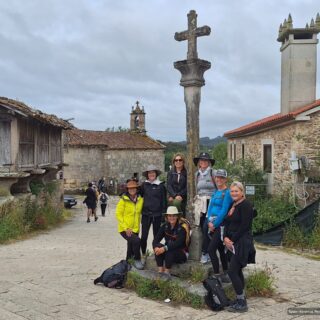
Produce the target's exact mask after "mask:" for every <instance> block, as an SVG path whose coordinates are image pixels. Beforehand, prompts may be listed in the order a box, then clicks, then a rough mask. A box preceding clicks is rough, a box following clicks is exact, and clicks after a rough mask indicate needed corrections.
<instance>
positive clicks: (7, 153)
mask: <svg viewBox="0 0 320 320" xmlns="http://www.w3.org/2000/svg"><path fill="white" fill-rule="evenodd" d="M10 129H11V122H10V121H3V120H1V119H0V166H2V165H5V164H10V163H11V135H10V131H11V130H10Z"/></svg>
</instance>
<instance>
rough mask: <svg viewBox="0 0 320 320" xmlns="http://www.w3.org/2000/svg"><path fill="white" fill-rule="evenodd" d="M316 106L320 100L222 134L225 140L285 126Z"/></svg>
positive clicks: (319, 104)
mask: <svg viewBox="0 0 320 320" xmlns="http://www.w3.org/2000/svg"><path fill="white" fill-rule="evenodd" d="M318 106H320V99H319V100H316V101H315V102H313V103H310V104H308V105H306V106H303V107H301V108H298V109H296V110H295V111H292V112H289V113H287V114H282V113H276V114H274V115H272V116H269V117H266V118H263V119H260V120H257V121H255V122H251V123H249V124H246V125H244V126H242V127H240V128H237V129H234V130H230V131H227V132H225V133H224V136H225V137H227V138H233V137H238V136H242V135H248V134H253V133H255V132H256V131H261V130H264V129H270V128H272V127H274V126H277V125H286V124H289V123H291V122H292V121H294V120H295V118H296V117H297V116H298V115H300V114H301V113H304V112H306V111H309V110H311V109H313V108H316V107H318Z"/></svg>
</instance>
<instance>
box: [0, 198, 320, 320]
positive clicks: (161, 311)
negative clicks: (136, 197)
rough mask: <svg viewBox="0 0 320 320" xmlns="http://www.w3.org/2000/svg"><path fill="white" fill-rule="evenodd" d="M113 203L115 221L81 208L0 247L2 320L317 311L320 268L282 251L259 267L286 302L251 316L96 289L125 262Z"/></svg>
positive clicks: (259, 305) (254, 306)
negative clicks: (104, 274) (91, 217)
mask: <svg viewBox="0 0 320 320" xmlns="http://www.w3.org/2000/svg"><path fill="white" fill-rule="evenodd" d="M116 200H117V198H112V200H111V204H110V208H111V210H110V211H111V214H110V213H107V216H106V217H100V216H99V220H98V221H97V222H91V223H86V222H85V221H86V218H85V209H84V208H83V207H82V205H78V208H75V209H72V210H73V211H74V212H75V216H74V217H73V219H72V220H71V221H69V222H67V223H66V224H64V225H63V226H62V227H59V228H56V229H54V230H51V231H49V232H45V233H42V234H40V235H38V236H35V237H33V238H30V239H27V240H24V241H18V242H15V243H12V244H9V245H2V246H0V268H1V273H0V320H11V319H12V320H24V319H36V320H47V319H48V320H49V319H61V320H62V319H65V320H72V319H92V320H102V319H117V320H120V319H126V320H128V319H207V318H208V319H209V318H210V319H215V318H216V319H218V318H220V319H225V320H227V319H234V318H237V319H272V318H274V319H292V318H294V317H297V316H290V315H288V314H287V309H288V308H289V307H318V308H320V280H319V274H318V273H319V270H320V268H319V265H320V263H319V262H318V261H313V260H308V259H306V258H303V257H300V256H297V255H290V254H287V253H283V252H281V251H279V250H277V249H268V250H258V253H257V260H258V261H259V264H265V262H267V263H268V266H269V267H271V268H272V269H273V273H274V275H275V276H276V278H277V281H276V283H277V287H278V288H277V291H278V292H279V293H280V297H281V299H277V300H278V301H275V300H273V299H263V298H254V299H249V300H248V303H249V307H250V309H249V312H247V313H246V314H232V313H229V312H227V311H223V312H220V313H218V314H215V313H213V312H212V311H210V310H195V309H192V308H190V307H187V306H175V307H174V306H172V305H171V304H170V303H169V304H166V303H164V302H156V301H151V300H148V299H143V298H139V297H138V296H137V295H136V294H135V293H133V292H129V291H127V290H125V289H122V290H116V289H107V288H105V287H103V286H94V285H93V283H92V281H93V279H94V278H95V277H97V276H98V275H100V273H101V271H103V270H104V269H105V268H106V267H108V266H110V265H112V264H113V263H115V262H118V261H119V260H120V259H122V258H124V256H125V251H126V243H125V241H123V239H122V238H121V237H120V236H119V234H118V233H117V231H116V221H115V217H114V207H115V204H116ZM318 317H320V316H305V317H303V316H300V317H299V319H315V318H318Z"/></svg>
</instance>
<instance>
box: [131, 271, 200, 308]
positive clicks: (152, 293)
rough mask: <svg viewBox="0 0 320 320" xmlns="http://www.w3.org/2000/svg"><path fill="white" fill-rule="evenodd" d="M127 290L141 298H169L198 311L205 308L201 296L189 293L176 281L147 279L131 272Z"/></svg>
mask: <svg viewBox="0 0 320 320" xmlns="http://www.w3.org/2000/svg"><path fill="white" fill-rule="evenodd" d="M126 288H128V289H131V290H134V291H135V292H137V294H138V296H140V297H145V298H150V299H153V300H164V299H167V298H169V299H170V300H171V301H173V302H176V303H180V304H185V305H189V306H191V307H193V308H196V309H199V308H202V307H204V303H203V301H202V299H201V297H200V296H198V295H196V294H192V293H189V292H188V291H187V290H186V289H184V288H182V287H181V286H179V284H178V283H177V282H176V281H163V280H160V279H154V280H151V279H146V278H144V277H142V276H140V275H139V274H138V273H136V272H132V271H131V272H129V273H128V277H127V281H126Z"/></svg>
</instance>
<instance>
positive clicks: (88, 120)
mask: <svg viewBox="0 0 320 320" xmlns="http://www.w3.org/2000/svg"><path fill="white" fill-rule="evenodd" d="M191 9H194V10H196V11H197V13H198V26H203V25H208V26H210V27H211V30H212V31H211V35H210V36H209V37H201V38H200V39H199V40H198V54H199V58H201V59H204V60H208V61H210V62H211V64H212V68H211V69H210V70H208V71H207V72H206V73H205V80H206V85H205V86H204V87H202V97H201V105H200V136H201V137H204V136H209V137H211V138H213V137H216V136H217V135H222V134H223V133H224V132H226V131H228V130H231V129H235V128H237V127H239V126H241V125H244V124H246V123H249V122H251V121H254V120H257V119H260V118H263V117H265V116H268V115H271V114H274V113H277V112H279V110H280V58H281V56H280V51H279V48H280V43H279V42H277V41H276V38H277V35H278V29H279V25H280V23H281V22H283V20H284V18H286V17H287V16H288V14H289V12H290V13H291V15H292V18H293V25H294V27H304V26H305V24H306V23H307V22H308V23H310V20H311V18H315V16H316V14H317V12H318V11H320V5H319V0H295V1H293V0H287V1H282V0H268V1H265V0H264V1H262V0H259V1H249V0H237V1H226V0H215V1H213V0H193V1H191V0H189V1H188V0H118V1H115V0H112V1H111V0H110V1H109V0H68V1H66V0H29V1H26V0H11V1H1V2H0V21H1V22H0V48H1V50H0V57H1V58H0V70H1V72H0V96H5V97H9V98H12V99H18V100H20V101H23V102H25V103H26V104H28V105H30V106H32V107H34V108H36V109H40V110H42V111H44V112H47V113H53V114H56V115H57V116H59V117H61V118H64V119H67V118H75V120H74V121H73V123H74V125H75V126H77V127H78V128H82V129H92V130H104V129H106V128H108V127H112V126H115V127H118V126H122V127H129V113H130V111H131V106H132V105H134V103H135V101H136V100H139V101H140V102H141V105H143V106H144V107H145V111H146V126H147V131H148V134H149V135H150V136H151V137H153V138H156V139H161V140H162V141H168V140H171V141H179V140H184V139H185V135H186V134H185V104H184V100H183V87H181V86H180V85H179V81H180V72H179V71H178V70H175V69H174V68H173V62H174V61H177V60H184V59H185V58H186V53H187V43H186V42H185V41H183V42H177V41H175V40H174V33H175V32H176V31H183V30H185V29H186V28H187V13H188V12H189V10H191ZM318 51H319V49H318ZM319 64H320V61H319V52H318V65H319ZM318 73H319V67H318ZM318 79H319V75H318ZM317 87H318V90H317V92H318V94H317V97H319V92H320V91H319V80H318V81H317Z"/></svg>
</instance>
